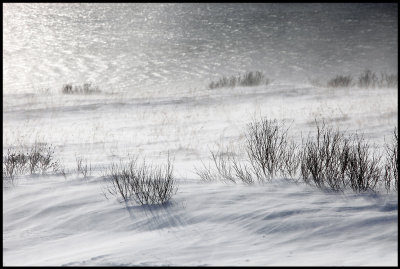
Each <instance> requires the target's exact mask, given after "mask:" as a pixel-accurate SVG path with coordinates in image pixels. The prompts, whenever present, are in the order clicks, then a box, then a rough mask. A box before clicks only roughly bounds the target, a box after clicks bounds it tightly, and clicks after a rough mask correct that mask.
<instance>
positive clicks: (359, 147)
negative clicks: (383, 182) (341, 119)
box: [346, 135, 382, 192]
mask: <svg viewBox="0 0 400 269" xmlns="http://www.w3.org/2000/svg"><path fill="white" fill-rule="evenodd" d="M370 151H371V150H370V145H369V144H368V142H366V141H365V139H364V137H362V136H358V135H356V136H355V139H354V143H353V145H352V146H351V148H350V152H349V160H348V164H347V169H346V177H347V178H346V180H347V181H348V182H349V185H350V187H351V188H352V189H353V191H355V192H363V191H368V190H374V189H375V186H376V185H377V183H378V181H379V180H380V177H381V170H382V168H381V167H380V165H379V162H380V159H381V156H378V155H377V154H376V153H375V152H373V153H372V154H371V152H370Z"/></svg>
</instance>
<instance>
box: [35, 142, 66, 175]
mask: <svg viewBox="0 0 400 269" xmlns="http://www.w3.org/2000/svg"><path fill="white" fill-rule="evenodd" d="M54 151H55V148H54V147H53V146H51V145H50V146H49V145H47V143H38V142H36V143H35V144H34V145H33V146H32V148H31V149H30V151H29V153H28V155H27V159H28V162H27V164H28V167H29V171H30V173H31V174H34V173H36V172H41V173H42V174H45V173H46V172H47V170H48V169H50V168H52V169H53V171H56V170H57V168H58V166H59V163H58V161H56V160H54Z"/></svg>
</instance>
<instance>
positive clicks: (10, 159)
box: [3, 142, 60, 180]
mask: <svg viewBox="0 0 400 269" xmlns="http://www.w3.org/2000/svg"><path fill="white" fill-rule="evenodd" d="M54 151H55V147H53V146H51V145H48V144H47V143H39V142H35V144H34V145H32V147H31V148H29V149H28V150H27V152H25V151H24V150H23V149H22V148H21V149H8V150H7V154H6V155H3V178H5V179H11V180H14V178H15V176H16V175H23V174H26V173H30V174H35V173H41V174H46V173H47V172H48V170H49V169H52V170H53V172H56V171H58V170H59V166H60V164H59V161H58V160H55V159H54Z"/></svg>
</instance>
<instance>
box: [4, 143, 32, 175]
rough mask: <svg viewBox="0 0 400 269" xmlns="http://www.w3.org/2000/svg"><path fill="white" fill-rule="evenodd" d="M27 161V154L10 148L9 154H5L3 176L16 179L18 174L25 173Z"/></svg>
mask: <svg viewBox="0 0 400 269" xmlns="http://www.w3.org/2000/svg"><path fill="white" fill-rule="evenodd" d="M26 163H27V157H26V155H25V154H23V153H21V152H18V151H17V150H15V149H8V150H7V154H6V155H5V156H3V178H4V179H11V180H14V177H15V176H16V175H18V174H23V173H24V171H25V169H26V168H25V167H26Z"/></svg>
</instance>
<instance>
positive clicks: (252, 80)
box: [239, 71, 265, 87]
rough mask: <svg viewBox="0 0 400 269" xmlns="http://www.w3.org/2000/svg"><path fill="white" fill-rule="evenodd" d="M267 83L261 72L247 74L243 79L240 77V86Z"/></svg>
mask: <svg viewBox="0 0 400 269" xmlns="http://www.w3.org/2000/svg"><path fill="white" fill-rule="evenodd" d="M264 81H265V76H264V74H263V73H262V72H260V71H255V72H246V73H245V74H243V77H239V85H240V86H247V87H248V86H257V85H260V84H262V83H263V82H264Z"/></svg>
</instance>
